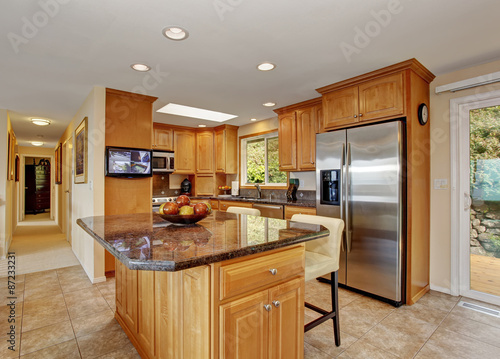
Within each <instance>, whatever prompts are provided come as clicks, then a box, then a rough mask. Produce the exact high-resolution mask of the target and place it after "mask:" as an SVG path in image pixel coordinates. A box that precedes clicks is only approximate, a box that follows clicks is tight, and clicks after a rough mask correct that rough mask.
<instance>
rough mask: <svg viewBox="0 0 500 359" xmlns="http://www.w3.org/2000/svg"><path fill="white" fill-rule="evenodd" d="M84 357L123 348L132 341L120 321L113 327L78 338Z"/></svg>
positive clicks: (96, 355) (92, 356) (91, 356)
mask: <svg viewBox="0 0 500 359" xmlns="http://www.w3.org/2000/svg"><path fill="white" fill-rule="evenodd" d="M77 341H78V346H79V348H80V353H81V355H82V358H84V359H85V358H95V357H98V356H101V355H105V354H109V353H112V352H114V351H117V350H119V349H122V348H123V347H125V346H126V345H128V344H129V343H130V341H129V339H128V337H127V335H126V334H125V332H124V331H123V329H122V328H121V327H120V325H119V324H118V323H116V325H115V326H114V328H111V329H109V328H108V329H105V330H101V331H98V332H95V333H92V334H89V335H85V336H83V337H79V338H77Z"/></svg>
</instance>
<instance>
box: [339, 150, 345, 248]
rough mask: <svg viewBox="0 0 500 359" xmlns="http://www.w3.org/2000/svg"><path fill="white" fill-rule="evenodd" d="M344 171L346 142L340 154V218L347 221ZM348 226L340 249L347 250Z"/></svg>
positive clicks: (343, 233) (343, 234)
mask: <svg viewBox="0 0 500 359" xmlns="http://www.w3.org/2000/svg"><path fill="white" fill-rule="evenodd" d="M344 171H345V143H343V144H342V153H341V155H340V178H341V188H340V189H339V190H340V192H339V195H340V219H341V220H343V221H344V223H345V214H344V207H345V205H344V199H345V196H344V190H343V186H344ZM346 232H347V231H346V228H345V225H344V231H343V232H342V240H341V241H340V250H341V251H342V252H345V245H344V241H345V236H346Z"/></svg>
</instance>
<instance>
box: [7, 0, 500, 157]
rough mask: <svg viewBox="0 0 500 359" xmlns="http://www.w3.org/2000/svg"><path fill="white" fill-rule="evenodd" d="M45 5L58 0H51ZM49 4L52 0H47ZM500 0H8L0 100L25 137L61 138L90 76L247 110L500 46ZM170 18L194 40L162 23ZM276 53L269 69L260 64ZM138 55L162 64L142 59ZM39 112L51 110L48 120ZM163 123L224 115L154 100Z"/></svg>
mask: <svg viewBox="0 0 500 359" xmlns="http://www.w3.org/2000/svg"><path fill="white" fill-rule="evenodd" d="M43 4H48V5H43ZM42 5H43V6H42ZM499 13H500V2H499V1H498V0H476V1H470V0H440V1H435V0H419V1H412V0H400V1H398V0H371V1H367V0H365V1H360V0H336V1H333V0H315V1H303V0H274V1H264V0H252V1H244V0H182V1H180V0H177V1H167V0H149V1H147V2H146V1H143V2H141V1H136V0H134V1H132V0H108V1H102V0H101V1H99V0H87V1H84V0H72V1H70V0H42V1H34V0H33V1H23V2H22V5H19V2H18V1H3V2H2V4H1V5H0V33H2V34H3V36H1V37H0V50H1V52H0V64H1V67H0V108H3V109H7V110H9V113H10V116H11V120H12V123H13V128H14V131H15V133H16V136H17V138H18V142H19V144H20V145H22V146H27V145H29V141H32V140H40V138H39V137H37V136H40V135H41V136H43V139H42V140H43V141H44V142H45V147H55V145H56V143H57V141H58V139H59V138H60V136H61V135H62V133H63V131H64V129H65V128H66V127H67V125H68V124H69V122H70V121H71V119H72V118H73V116H74V115H75V113H76V112H77V110H78V108H79V107H80V105H81V104H82V103H83V101H84V100H85V98H86V97H87V95H88V94H89V92H90V91H91V89H92V87H93V86H96V85H97V86H104V87H108V88H115V89H119V90H124V91H131V92H139V93H144V94H147V95H151V96H156V97H158V100H157V101H156V102H155V104H154V110H155V111H156V110H157V109H159V108H161V107H163V106H164V105H166V104H167V103H169V102H173V103H177V104H182V105H188V106H195V107H201V108H205V109H208V110H213V111H221V112H225V113H229V114H234V115H237V116H238V117H237V118H235V119H233V120H230V121H227V122H225V123H228V124H233V125H238V126H240V125H243V124H247V123H249V122H250V121H249V120H250V118H256V119H258V120H262V119H266V118H270V117H273V116H274V113H273V111H272V109H273V108H267V107H263V106H262V104H263V103H264V102H268V101H272V102H276V104H277V105H276V106H275V107H274V108H279V107H283V106H286V105H290V104H293V103H296V102H299V101H303V100H308V99H311V98H314V97H318V96H319V94H318V93H317V92H316V91H315V89H316V88H319V87H321V86H325V85H328V84H331V83H334V82H337V81H340V80H343V79H346V78H350V77H353V76H356V75H360V74H362V73H365V72H368V71H371V70H375V69H378V68H381V67H384V66H388V65H392V64H394V63H397V62H400V61H404V60H407V59H409V58H413V57H415V58H417V59H418V60H419V61H420V62H421V63H422V64H424V66H426V67H427V68H428V69H429V70H430V71H431V72H433V73H434V74H435V75H440V74H443V73H447V72H451V71H454V70H457V69H460V68H464V67H468V66H471V65H475V64H479V63H483V62H488V61H491V60H494V59H498V58H500V44H499V37H498V34H499V33H500V22H499V21H498V14H499ZM168 25H178V26H181V27H183V28H185V29H187V30H188V31H189V38H188V39H186V40H185V41H171V40H168V39H167V38H165V37H164V36H163V35H162V29H163V28H165V27H166V26H168ZM263 61H270V62H273V63H275V64H276V65H277V67H276V69H275V70H273V71H270V72H260V71H258V70H257V69H256V66H257V65H258V64H259V63H261V62H263ZM136 62H142V63H146V64H148V65H149V66H151V67H152V70H151V71H150V72H147V73H140V72H136V71H134V70H132V69H131V68H130V65H131V64H133V63H136ZM33 117H42V118H47V119H50V120H51V121H52V124H51V125H50V126H47V127H45V128H42V127H38V126H34V125H32V124H31V123H30V119H31V118H33ZM154 121H155V122H163V123H168V124H177V125H184V126H197V125H198V124H206V125H207V126H208V127H211V126H216V125H218V124H219V123H212V122H209V121H204V120H196V119H191V118H185V117H178V116H173V115H166V114H160V113H156V112H155V114H154Z"/></svg>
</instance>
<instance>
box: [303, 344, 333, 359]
mask: <svg viewBox="0 0 500 359" xmlns="http://www.w3.org/2000/svg"><path fill="white" fill-rule="evenodd" d="M331 358H335V357H334V356H331V355H328V354H326V353H325V352H322V351H321V350H319V349H318V348H315V347H313V346H312V345H311V344H309V343H307V342H305V343H304V359H331Z"/></svg>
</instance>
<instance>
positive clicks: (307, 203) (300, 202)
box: [191, 196, 316, 208]
mask: <svg viewBox="0 0 500 359" xmlns="http://www.w3.org/2000/svg"><path fill="white" fill-rule="evenodd" d="M191 198H193V199H216V200H219V201H236V202H252V203H262V204H271V205H272V204H275V205H276V204H279V205H283V206H296V207H311V208H316V201H315V200H306V199H297V200H296V201H294V202H288V201H287V200H286V199H282V198H273V199H272V200H271V199H269V198H262V199H257V198H252V197H232V196H231V197H191Z"/></svg>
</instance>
